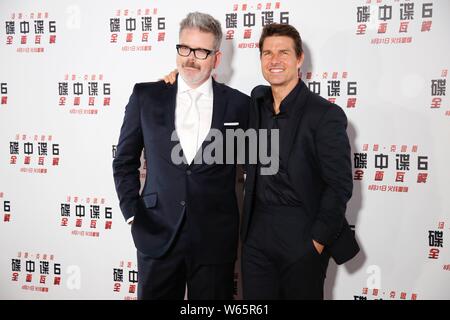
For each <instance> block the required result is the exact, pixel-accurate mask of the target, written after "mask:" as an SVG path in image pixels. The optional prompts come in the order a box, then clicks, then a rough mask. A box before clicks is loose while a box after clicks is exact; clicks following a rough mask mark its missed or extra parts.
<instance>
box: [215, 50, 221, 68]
mask: <svg viewBox="0 0 450 320" xmlns="http://www.w3.org/2000/svg"><path fill="white" fill-rule="evenodd" d="M215 59H216V61H215V62H214V69H217V67H218V66H219V64H220V62H221V61H222V51H217V52H216V53H215Z"/></svg>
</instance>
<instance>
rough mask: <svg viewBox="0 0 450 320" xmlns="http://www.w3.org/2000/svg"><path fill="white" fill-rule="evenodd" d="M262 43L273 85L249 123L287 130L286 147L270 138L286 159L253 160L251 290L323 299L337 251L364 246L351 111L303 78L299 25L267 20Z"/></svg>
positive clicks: (342, 255)
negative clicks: (351, 211) (357, 231)
mask: <svg viewBox="0 0 450 320" xmlns="http://www.w3.org/2000/svg"><path fill="white" fill-rule="evenodd" d="M259 48H260V58H261V69H262V72H263V75H264V78H265V79H266V80H267V81H268V82H269V83H270V85H271V86H270V87H268V86H258V87H256V88H255V89H253V91H252V106H251V109H250V113H249V128H252V129H257V130H260V129H267V130H268V131H269V132H271V130H273V129H277V130H279V131H278V133H279V145H278V146H274V145H271V143H272V144H273V140H272V139H270V138H268V139H267V144H268V147H269V148H268V150H269V152H272V154H271V158H273V156H274V155H275V157H276V158H278V160H279V163H278V172H276V173H274V174H269V175H268V174H266V173H264V170H263V169H264V167H265V165H264V164H263V163H262V162H261V161H258V164H249V165H248V166H247V177H246V182H245V199H244V216H243V222H242V229H241V239H242V241H243V251H242V272H243V274H242V279H243V280H242V281H243V296H244V299H323V286H324V280H325V276H326V270H327V267H328V261H329V258H330V256H331V257H333V258H334V260H335V261H336V263H338V264H341V263H344V262H346V261H348V260H350V259H351V258H352V257H354V256H355V255H356V254H357V252H358V251H359V247H358V244H357V243H356V241H355V238H354V235H353V233H352V231H351V230H350V228H349V226H348V223H347V221H346V218H345V210H346V204H347V202H348V200H349V199H350V198H351V195H352V188H353V183H352V173H351V162H350V144H349V140H348V136H347V133H346V126H347V118H346V116H345V113H344V112H343V110H342V109H341V108H340V107H339V106H337V105H334V104H332V103H330V102H328V101H327V100H325V99H323V98H321V97H320V96H318V95H316V94H314V93H312V92H311V91H310V90H309V89H308V88H307V87H306V85H305V84H304V82H303V81H301V80H300V79H299V78H298V72H299V69H300V67H301V65H302V63H303V59H304V54H303V50H302V44H301V38H300V35H299V33H298V31H297V30H296V29H295V28H294V27H292V26H290V25H281V24H271V25H268V26H266V27H264V29H263V32H262V35H261V39H260V42H259ZM272 132H273V131H272ZM258 145H259V146H261V141H260V143H259V144H258ZM273 153H278V154H273ZM266 172H267V171H266Z"/></svg>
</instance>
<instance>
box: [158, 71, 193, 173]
mask: <svg viewBox="0 0 450 320" xmlns="http://www.w3.org/2000/svg"><path fill="white" fill-rule="evenodd" d="M177 91H178V77H177V81H176V82H175V83H174V84H173V85H167V87H166V90H165V92H164V93H163V96H162V99H161V101H162V107H163V108H165V109H166V110H167V112H166V113H165V115H166V120H165V123H166V128H167V139H168V145H169V154H168V157H169V159H168V160H169V161H171V162H172V159H171V154H172V150H173V149H174V148H175V147H176V146H177V144H179V143H180V140H179V138H178V135H177V133H176V129H175V109H176V105H177ZM172 133H174V134H175V136H176V137H177V139H176V140H175V141H172V139H171V137H172ZM186 162H187V160H186V157H185V156H184V153H183V162H182V163H181V164H178V165H176V166H177V167H179V168H180V169H182V170H186V169H187V167H188V165H187V164H186ZM172 163H173V162H172ZM174 165H175V164H174Z"/></svg>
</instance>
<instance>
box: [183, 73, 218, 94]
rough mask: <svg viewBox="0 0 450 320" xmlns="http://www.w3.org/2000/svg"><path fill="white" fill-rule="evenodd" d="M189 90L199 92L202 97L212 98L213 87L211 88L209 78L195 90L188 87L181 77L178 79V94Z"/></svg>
mask: <svg viewBox="0 0 450 320" xmlns="http://www.w3.org/2000/svg"><path fill="white" fill-rule="evenodd" d="M189 90H195V91H197V92H200V93H201V94H202V96H203V97H207V98H209V97H212V95H213V87H212V77H209V78H208V80H206V81H205V82H204V83H203V84H202V85H201V86H200V87H198V88H196V89H192V88H191V87H189V85H188V84H187V83H186V81H184V79H183V77H181V76H179V77H178V93H186V92H188V91H189Z"/></svg>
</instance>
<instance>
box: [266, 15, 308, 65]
mask: <svg viewBox="0 0 450 320" xmlns="http://www.w3.org/2000/svg"><path fill="white" fill-rule="evenodd" d="M273 36H286V37H289V38H291V39H292V40H293V41H294V49H295V53H296V54H297V57H299V56H300V55H301V54H302V53H303V48H302V38H301V37H300V33H298V31H297V29H295V28H294V27H293V26H291V25H290V24H280V23H272V24H268V25H266V26H264V28H263V30H262V33H261V37H260V38H259V54H260V55H261V54H262V48H263V44H264V40H266V38H267V37H273Z"/></svg>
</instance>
